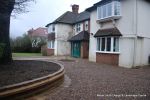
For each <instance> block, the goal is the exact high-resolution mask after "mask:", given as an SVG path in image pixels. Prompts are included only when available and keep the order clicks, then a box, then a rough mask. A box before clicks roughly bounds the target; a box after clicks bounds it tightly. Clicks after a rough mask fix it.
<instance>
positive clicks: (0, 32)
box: [0, 0, 15, 63]
mask: <svg viewBox="0 0 150 100" xmlns="http://www.w3.org/2000/svg"><path fill="white" fill-rule="evenodd" d="M14 4H15V0H1V1H0V43H4V44H5V47H4V49H3V54H2V57H1V58H0V63H10V62H12V54H11V47H10V38H9V28H10V16H11V12H12V10H13V8H14Z"/></svg>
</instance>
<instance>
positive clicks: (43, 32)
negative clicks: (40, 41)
mask: <svg viewBox="0 0 150 100" xmlns="http://www.w3.org/2000/svg"><path fill="white" fill-rule="evenodd" d="M47 34H48V30H47V28H42V27H39V28H37V29H35V30H34V29H30V30H29V31H28V35H30V36H32V37H46V36H47Z"/></svg>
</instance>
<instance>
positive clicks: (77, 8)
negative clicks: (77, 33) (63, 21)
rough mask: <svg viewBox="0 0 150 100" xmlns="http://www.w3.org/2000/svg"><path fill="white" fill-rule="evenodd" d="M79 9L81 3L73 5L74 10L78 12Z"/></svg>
mask: <svg viewBox="0 0 150 100" xmlns="http://www.w3.org/2000/svg"><path fill="white" fill-rule="evenodd" d="M78 11H79V5H76V4H74V5H72V12H74V13H78Z"/></svg>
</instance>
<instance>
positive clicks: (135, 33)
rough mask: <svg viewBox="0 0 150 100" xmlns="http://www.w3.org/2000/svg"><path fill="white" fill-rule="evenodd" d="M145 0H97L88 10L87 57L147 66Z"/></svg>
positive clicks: (149, 33)
mask: <svg viewBox="0 0 150 100" xmlns="http://www.w3.org/2000/svg"><path fill="white" fill-rule="evenodd" d="M149 10H150V2H149V0H101V1H100V2H98V3H96V4H94V5H93V6H92V7H90V8H87V9H86V11H88V12H90V44H89V60H90V61H94V62H98V63H102V64H111V65H117V66H122V67H126V68H132V67H136V66H141V65H148V57H149V55H150V44H149V43H150V28H149V26H150V21H149V19H150V11H149Z"/></svg>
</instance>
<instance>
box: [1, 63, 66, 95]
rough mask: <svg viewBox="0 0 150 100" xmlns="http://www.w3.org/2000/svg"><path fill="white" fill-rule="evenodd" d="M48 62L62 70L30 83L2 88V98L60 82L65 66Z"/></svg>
mask: <svg viewBox="0 0 150 100" xmlns="http://www.w3.org/2000/svg"><path fill="white" fill-rule="evenodd" d="M35 61H41V60H35ZM46 62H51V63H55V64H58V65H59V66H60V67H61V68H60V69H59V70H58V71H57V72H55V73H52V74H49V75H47V76H43V77H40V78H36V79H33V80H29V81H25V82H21V83H17V84H13V85H8V86H4V87H0V98H3V97H7V96H11V95H16V94H19V93H22V92H26V91H29V90H32V89H36V88H39V87H42V86H44V85H46V84H52V83H53V82H55V81H57V80H59V79H60V78H61V77H63V76H64V73H65V71H64V66H63V65H62V64H60V63H56V62H54V61H46Z"/></svg>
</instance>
